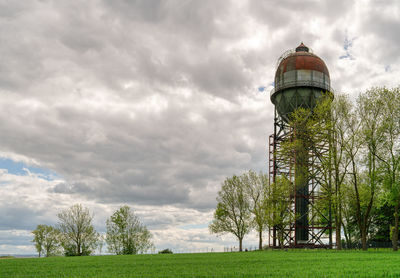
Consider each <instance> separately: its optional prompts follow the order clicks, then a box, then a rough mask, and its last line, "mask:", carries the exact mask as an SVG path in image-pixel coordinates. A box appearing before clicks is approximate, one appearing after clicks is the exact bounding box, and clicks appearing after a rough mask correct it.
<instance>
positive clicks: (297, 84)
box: [270, 80, 334, 96]
mask: <svg viewBox="0 0 400 278" xmlns="http://www.w3.org/2000/svg"><path fill="white" fill-rule="evenodd" d="M293 87H317V88H320V89H323V90H326V91H328V92H331V93H334V90H333V88H332V87H331V86H330V85H329V84H326V83H324V82H319V81H314V80H296V81H291V82H284V83H283V84H280V85H278V86H276V87H275V88H273V89H272V90H271V93H270V96H272V95H273V94H275V92H276V91H280V90H283V89H288V88H293Z"/></svg>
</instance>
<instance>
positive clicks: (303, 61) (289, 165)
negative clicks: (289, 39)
mask: <svg viewBox="0 0 400 278" xmlns="http://www.w3.org/2000/svg"><path fill="white" fill-rule="evenodd" d="M327 95H328V96H330V97H333V90H332V89H331V87H330V78H329V71H328V68H327V67H326V65H325V63H324V61H323V60H322V59H321V58H319V57H318V56H317V55H315V54H313V53H312V51H311V50H310V49H309V48H308V47H307V46H305V45H304V44H303V43H301V44H300V45H299V46H298V47H297V48H296V49H295V50H289V51H287V52H285V53H284V54H283V55H282V56H281V57H280V58H279V60H278V64H277V69H276V73H275V87H274V89H273V90H272V91H271V101H272V103H273V104H274V105H275V117H274V134H272V135H271V136H270V137H269V175H270V182H274V181H275V179H276V178H277V177H278V176H281V175H285V176H286V177H287V178H289V179H290V181H291V182H292V184H293V194H292V195H291V205H290V208H289V209H290V210H291V213H292V214H293V215H295V216H296V217H295V218H296V220H294V221H293V223H291V224H290V225H288V226H287V227H285V228H284V235H285V240H284V246H285V247H293V248H296V247H309V248H317V247H324V248H327V247H328V248H330V247H332V216H331V211H330V209H324V210H323V211H321V209H318V207H317V206H316V204H317V203H318V200H319V198H322V197H321V196H323V194H321V192H322V191H323V189H324V188H323V187H326V183H324V184H322V183H321V175H322V173H321V171H320V169H321V167H318V166H319V165H320V163H322V160H321V159H323V157H324V156H326V155H327V152H328V150H329V140H325V141H322V142H319V144H318V145H315V146H313V147H312V148H306V147H305V148H299V149H298V150H297V151H295V152H294V153H293V157H290V158H289V159H288V158H287V157H286V156H285V157H283V156H282V155H280V152H279V150H280V148H281V144H282V143H283V142H285V141H288V140H293V139H294V138H300V137H304V136H308V134H301V131H299V130H297V131H296V130H294V128H293V126H290V125H289V121H290V116H291V113H292V112H293V111H295V110H296V109H297V108H300V107H302V108H306V109H309V110H310V113H312V110H313V108H314V107H315V105H316V104H317V103H318V100H320V99H321V98H322V97H323V96H327ZM318 169H319V170H318ZM277 229H278V228H277V227H274V228H271V229H270V233H269V234H270V238H269V243H270V246H271V247H276V246H277Z"/></svg>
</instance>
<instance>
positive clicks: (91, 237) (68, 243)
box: [58, 204, 98, 256]
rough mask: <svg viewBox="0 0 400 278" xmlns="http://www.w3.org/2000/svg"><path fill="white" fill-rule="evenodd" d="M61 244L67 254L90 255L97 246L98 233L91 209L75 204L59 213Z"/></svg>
mask: <svg viewBox="0 0 400 278" xmlns="http://www.w3.org/2000/svg"><path fill="white" fill-rule="evenodd" d="M58 219H59V223H58V227H59V230H60V232H61V245H62V247H63V248H64V251H65V255H67V256H87V255H90V254H91V253H92V252H93V251H94V250H95V249H96V246H97V241H98V234H97V232H96V230H95V229H94V227H93V224H92V220H93V216H92V215H90V212H89V209H87V208H84V207H83V206H82V205H81V204H75V205H73V206H71V207H70V208H68V209H65V210H63V211H62V212H61V213H59V214H58Z"/></svg>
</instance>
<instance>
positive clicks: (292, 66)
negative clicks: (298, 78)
mask: <svg viewBox="0 0 400 278" xmlns="http://www.w3.org/2000/svg"><path fill="white" fill-rule="evenodd" d="M300 69H306V70H315V71H319V72H323V73H325V74H326V75H327V76H329V71H328V68H327V67H326V65H325V63H324V61H322V59H321V58H319V57H318V56H316V55H314V54H312V53H309V52H295V53H292V54H290V55H289V56H288V57H286V58H285V59H283V60H282V61H281V62H280V64H279V66H278V68H277V69H276V73H275V77H278V76H281V75H282V74H283V73H285V72H288V71H291V70H300Z"/></svg>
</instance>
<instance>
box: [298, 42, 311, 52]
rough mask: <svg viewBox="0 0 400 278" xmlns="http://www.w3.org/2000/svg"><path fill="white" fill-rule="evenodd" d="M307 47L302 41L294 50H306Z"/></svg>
mask: <svg viewBox="0 0 400 278" xmlns="http://www.w3.org/2000/svg"><path fill="white" fill-rule="evenodd" d="M308 50H309V48H308V47H307V46H305V45H304V43H303V42H301V43H300V45H299V46H298V47H296V52H300V51H303V52H308Z"/></svg>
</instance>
